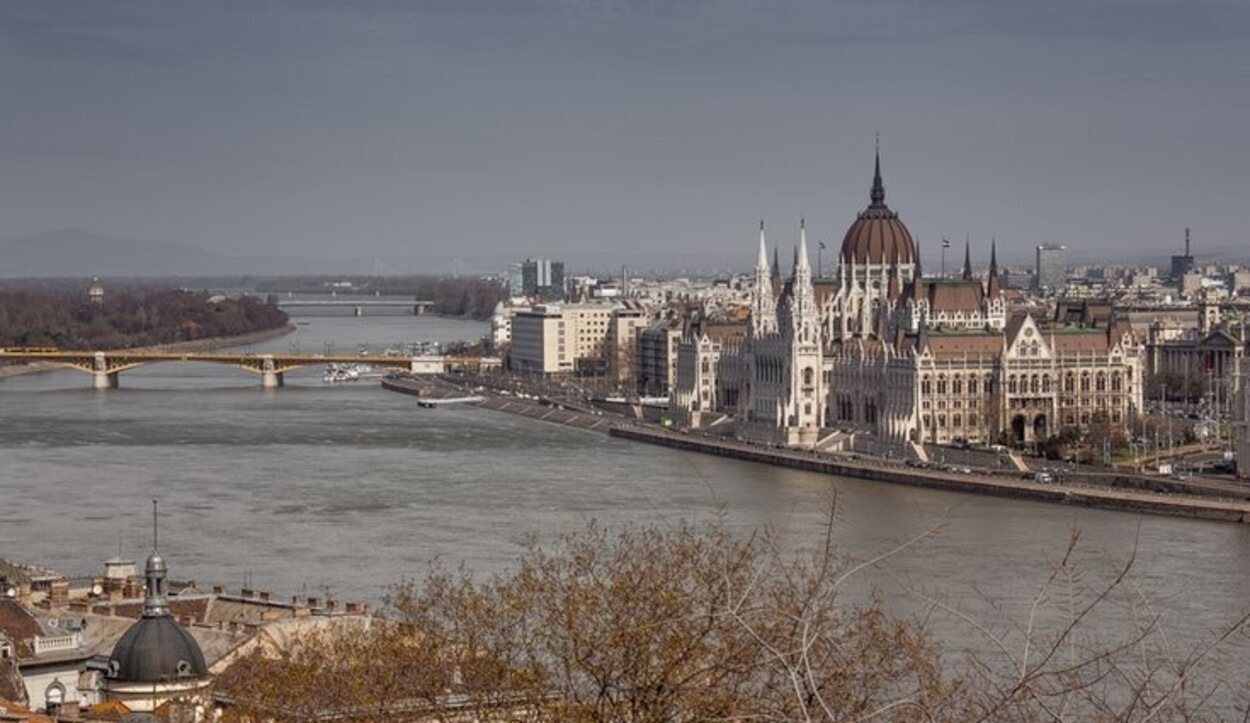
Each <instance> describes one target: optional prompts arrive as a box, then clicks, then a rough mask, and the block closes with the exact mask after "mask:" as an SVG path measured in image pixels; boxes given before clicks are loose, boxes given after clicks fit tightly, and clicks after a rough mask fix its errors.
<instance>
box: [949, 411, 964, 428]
mask: <svg viewBox="0 0 1250 723" xmlns="http://www.w3.org/2000/svg"><path fill="white" fill-rule="evenodd" d="M963 421H964V418H963V415H960V414H956V415H954V416H953V417H951V422H952V423H953V424H954V425H955V428H956V429H958V428H959V427H962V426H964V425H963Z"/></svg>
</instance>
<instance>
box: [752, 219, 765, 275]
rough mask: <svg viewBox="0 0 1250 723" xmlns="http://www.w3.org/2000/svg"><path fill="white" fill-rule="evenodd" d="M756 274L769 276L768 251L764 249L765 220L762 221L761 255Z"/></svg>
mask: <svg viewBox="0 0 1250 723" xmlns="http://www.w3.org/2000/svg"><path fill="white" fill-rule="evenodd" d="M755 270H756V272H759V273H762V274H763V275H764V276H765V277H767V276H768V250H767V249H766V248H765V247H764V219H760V254H759V258H757V259H756V261H755Z"/></svg>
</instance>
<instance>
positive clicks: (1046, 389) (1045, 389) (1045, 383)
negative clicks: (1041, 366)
mask: <svg viewBox="0 0 1250 723" xmlns="http://www.w3.org/2000/svg"><path fill="white" fill-rule="evenodd" d="M1042 393H1043V394H1050V375H1049V374H1043V375H1042Z"/></svg>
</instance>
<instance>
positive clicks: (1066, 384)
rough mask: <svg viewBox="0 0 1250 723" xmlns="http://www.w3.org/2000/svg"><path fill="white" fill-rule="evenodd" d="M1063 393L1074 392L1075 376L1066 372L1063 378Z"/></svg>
mask: <svg viewBox="0 0 1250 723" xmlns="http://www.w3.org/2000/svg"><path fill="white" fill-rule="evenodd" d="M1063 391H1065V392H1075V391H1076V375H1075V374H1073V373H1072V372H1068V373H1067V374H1065V375H1064V377H1063Z"/></svg>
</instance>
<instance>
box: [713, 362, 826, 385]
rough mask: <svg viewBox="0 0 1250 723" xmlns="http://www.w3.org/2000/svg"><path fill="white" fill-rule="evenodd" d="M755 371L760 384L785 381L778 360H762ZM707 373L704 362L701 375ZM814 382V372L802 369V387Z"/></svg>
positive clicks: (782, 366) (783, 368)
mask: <svg viewBox="0 0 1250 723" xmlns="http://www.w3.org/2000/svg"><path fill="white" fill-rule="evenodd" d="M756 369H757V370H758V378H759V380H760V381H762V382H784V381H785V380H786V379H785V371H786V365H785V363H784V362H781V361H779V360H776V359H764V360H762V361H761V362H760V363H759V365H758V366H757V367H756ZM707 372H708V366H707V361H706V360H705V361H704V362H703V373H704V374H706V373H707ZM824 379H825V381H826V382H828V381H829V373H828V372H826V373H825V375H824ZM815 382H816V371H815V370H814V369H812V367H804V368H803V386H805V387H811V386H814V384H815Z"/></svg>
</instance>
